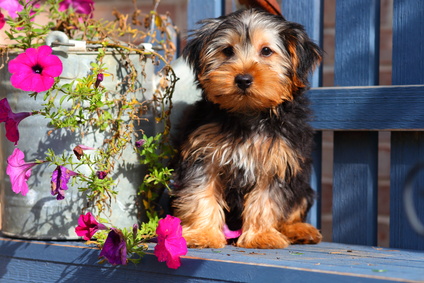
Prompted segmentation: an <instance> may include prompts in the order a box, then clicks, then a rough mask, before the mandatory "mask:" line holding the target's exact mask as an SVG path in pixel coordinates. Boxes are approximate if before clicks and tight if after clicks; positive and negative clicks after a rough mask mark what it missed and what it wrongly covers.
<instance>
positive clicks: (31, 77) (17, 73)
mask: <svg viewBox="0 0 424 283" xmlns="http://www.w3.org/2000/svg"><path fill="white" fill-rule="evenodd" d="M62 70H63V66H62V61H60V59H59V57H57V56H56V55H53V54H52V48H51V47H50V46H47V45H42V46H40V47H38V48H37V49H35V48H28V49H27V50H25V53H21V54H19V55H18V57H16V58H15V59H13V60H10V62H9V72H10V73H12V77H11V78H10V82H11V83H12V85H13V86H14V87H16V88H19V89H22V90H24V91H35V92H42V91H46V90H48V89H49V88H51V87H52V86H53V84H54V78H55V77H58V76H60V74H61V73H62Z"/></svg>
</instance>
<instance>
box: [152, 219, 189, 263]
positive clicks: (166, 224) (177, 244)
mask: <svg viewBox="0 0 424 283" xmlns="http://www.w3.org/2000/svg"><path fill="white" fill-rule="evenodd" d="M180 223H181V220H180V219H179V218H177V217H174V216H171V215H167V216H166V217H165V218H164V219H161V220H159V225H158V227H157V229H156V234H157V235H158V244H157V245H156V246H155V256H156V257H157V258H158V260H159V261H160V262H164V261H166V265H167V266H168V267H169V268H173V269H177V268H178V267H180V265H181V259H180V256H182V255H186V254H187V243H186V240H185V239H184V238H183V236H182V230H183V229H182V227H181V225H180Z"/></svg>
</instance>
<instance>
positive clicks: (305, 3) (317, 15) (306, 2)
mask: <svg viewBox="0 0 424 283" xmlns="http://www.w3.org/2000/svg"><path fill="white" fill-rule="evenodd" d="M281 5H282V11H283V15H284V17H285V18H286V19H287V20H288V21H293V22H296V23H300V24H302V25H303V26H304V27H305V30H306V32H307V33H308V36H309V37H310V38H311V39H312V40H313V41H314V42H315V43H316V44H318V45H319V46H322V37H323V34H322V33H323V31H322V25H323V13H322V11H323V8H324V3H323V0H312V1H311V0H286V1H283V2H282V3H281ZM310 84H311V86H313V87H319V86H321V85H322V66H320V67H319V68H318V69H317V70H316V71H315V72H314V74H313V75H312V76H311V78H310ZM321 158H322V133H321V132H319V131H317V132H316V134H315V147H314V150H313V166H312V176H311V187H312V189H313V190H314V191H315V193H316V196H317V198H316V200H315V203H314V205H313V206H312V207H311V209H310V211H309V214H308V219H307V221H308V222H309V223H311V224H312V225H314V226H315V227H317V228H320V227H321V198H320V196H321V183H322V177H321V176H322V168H321V166H322V164H321Z"/></svg>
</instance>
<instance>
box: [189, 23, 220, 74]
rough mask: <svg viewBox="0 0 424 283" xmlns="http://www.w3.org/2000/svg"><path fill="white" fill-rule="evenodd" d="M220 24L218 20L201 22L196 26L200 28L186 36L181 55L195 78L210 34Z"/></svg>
mask: <svg viewBox="0 0 424 283" xmlns="http://www.w3.org/2000/svg"><path fill="white" fill-rule="evenodd" d="M220 23H221V21H220V19H219V18H217V19H206V20H202V21H200V22H198V24H200V25H201V26H200V28H199V29H197V30H194V31H191V33H190V34H189V36H188V42H187V45H186V46H185V48H184V49H183V52H182V55H183V57H184V59H185V60H186V61H187V62H188V63H189V65H190V66H191V68H192V69H193V70H194V72H195V74H196V78H197V75H198V74H199V73H200V65H201V64H200V58H201V56H202V52H203V51H204V49H205V47H206V45H207V44H208V43H210V40H211V37H212V34H213V33H214V32H215V31H216V29H217V28H218V26H219V24H220Z"/></svg>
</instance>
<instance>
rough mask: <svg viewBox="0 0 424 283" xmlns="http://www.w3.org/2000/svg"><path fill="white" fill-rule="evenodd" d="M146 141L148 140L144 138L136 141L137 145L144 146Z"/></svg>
mask: <svg viewBox="0 0 424 283" xmlns="http://www.w3.org/2000/svg"><path fill="white" fill-rule="evenodd" d="M145 143H146V141H145V140H144V139H140V140H138V141H136V142H135V147H137V148H138V147H142V146H143V145H144V144H145Z"/></svg>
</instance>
